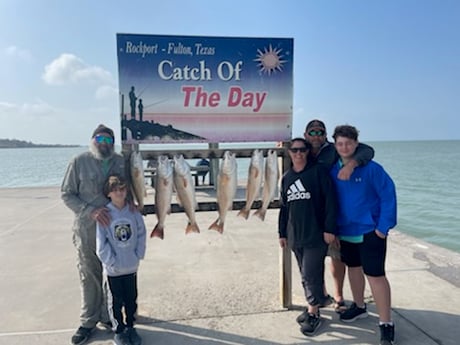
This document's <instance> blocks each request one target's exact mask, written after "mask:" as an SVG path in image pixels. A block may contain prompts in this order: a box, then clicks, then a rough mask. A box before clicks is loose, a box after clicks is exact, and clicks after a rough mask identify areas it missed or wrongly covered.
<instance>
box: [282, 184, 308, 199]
mask: <svg viewBox="0 0 460 345" xmlns="http://www.w3.org/2000/svg"><path fill="white" fill-rule="evenodd" d="M310 198H311V194H310V192H307V190H306V189H305V187H304V186H303V184H302V182H301V181H300V180H296V181H295V182H294V183H293V184H291V185H290V186H289V189H288V191H287V201H288V202H290V201H294V200H300V199H302V200H308V199H310Z"/></svg>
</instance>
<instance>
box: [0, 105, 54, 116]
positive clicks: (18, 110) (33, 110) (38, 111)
mask: <svg viewBox="0 0 460 345" xmlns="http://www.w3.org/2000/svg"><path fill="white" fill-rule="evenodd" d="M56 112H57V109H55V108H53V107H52V106H51V105H49V104H48V103H46V102H44V101H42V100H37V101H36V102H34V103H24V104H14V103H8V102H0V116H5V119H7V118H8V116H11V115H14V116H16V115H18V114H20V115H25V116H27V117H30V118H34V117H36V116H48V115H52V114H55V113H56Z"/></svg>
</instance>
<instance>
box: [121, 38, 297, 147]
mask: <svg viewBox="0 0 460 345" xmlns="http://www.w3.org/2000/svg"><path fill="white" fill-rule="evenodd" d="M117 54H118V75H119V92H120V99H121V101H120V107H121V109H120V116H121V128H122V141H123V143H125V144H130V143H156V142H162V143H183V142H207V143H223V142H256V141H257V142H260V141H286V140H289V139H290V138H291V127H292V99H293V39H290V38H241V37H201V36H160V35H137V34H117Z"/></svg>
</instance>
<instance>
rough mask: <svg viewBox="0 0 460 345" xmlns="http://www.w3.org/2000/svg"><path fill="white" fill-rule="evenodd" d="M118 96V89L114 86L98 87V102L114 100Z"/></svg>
mask: <svg viewBox="0 0 460 345" xmlns="http://www.w3.org/2000/svg"><path fill="white" fill-rule="evenodd" d="M117 95H118V89H117V88H116V87H113V86H109V85H103V86H101V87H98V88H97V90H96V99H98V100H105V99H112V98H115V97H116V96H117Z"/></svg>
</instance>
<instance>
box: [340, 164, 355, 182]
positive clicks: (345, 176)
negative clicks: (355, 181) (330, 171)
mask: <svg viewBox="0 0 460 345" xmlns="http://www.w3.org/2000/svg"><path fill="white" fill-rule="evenodd" d="M358 165H359V164H358V162H357V161H356V160H354V159H351V160H350V161H349V162H348V163H347V164H345V165H344V166H343V167H342V169H340V170H339V173H338V174H337V177H338V178H339V180H343V181H348V180H349V179H350V177H351V174H353V171H354V170H355V168H356V167H357V166H358Z"/></svg>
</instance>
